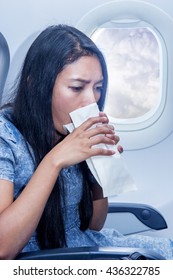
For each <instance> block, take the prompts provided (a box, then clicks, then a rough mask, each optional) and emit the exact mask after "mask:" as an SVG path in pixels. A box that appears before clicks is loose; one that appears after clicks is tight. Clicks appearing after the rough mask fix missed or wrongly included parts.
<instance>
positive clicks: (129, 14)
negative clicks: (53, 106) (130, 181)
mask: <svg viewBox="0 0 173 280" xmlns="http://www.w3.org/2000/svg"><path fill="white" fill-rule="evenodd" d="M127 19H129V20H132V21H141V22H145V23H147V24H148V25H150V26H151V27H152V28H153V30H155V31H156V32H157V35H158V36H159V37H160V38H162V40H163V42H164V44H163V46H162V50H163V59H162V62H163V65H162V66H163V67H162V69H163V73H164V74H163V75H164V76H163V80H164V83H163V85H162V98H161V102H160V105H159V106H158V108H157V110H156V111H155V112H154V114H152V115H150V116H148V118H146V116H145V118H142V119H140V121H139V118H135V119H133V121H130V122H129V121H128V122H127V119H125V120H123V119H121V121H118V120H117V119H114V118H110V122H112V123H115V124H116V131H118V135H119V136H120V138H121V143H122V145H123V146H124V149H125V150H132V149H133V150H136V149H142V148H146V147H149V146H152V145H155V144H157V143H159V142H160V141H162V140H163V139H165V138H166V137H168V136H169V135H170V133H172V130H173V123H172V121H171V117H172V115H171V113H172V112H171V111H172V108H171V103H172V104H173V94H171V89H173V81H171V75H170V73H171V72H172V73H173V66H172V65H171V60H173V54H172V53H171V47H172V44H173V42H172V41H171V36H170V33H169V30H171V29H173V19H172V18H171V17H170V16H169V15H168V14H167V13H166V12H164V11H163V10H161V9H160V8H158V7H157V6H155V5H153V4H149V3H146V2H141V1H134V0H131V1H130V0H128V1H115V2H108V3H105V4H102V5H100V6H98V7H96V8H95V9H93V10H91V11H89V12H88V13H87V14H86V15H84V16H83V17H82V18H81V20H80V21H79V22H78V23H77V25H76V27H77V28H79V29H80V30H81V31H83V32H84V33H86V34H87V35H88V36H91V34H92V33H93V32H94V31H95V30H96V29H97V28H98V27H99V26H102V25H103V24H105V23H106V22H109V21H112V20H116V21H118V20H120V21H122V20H125V21H126V20H127ZM163 22H164V24H162V23H163ZM168 26H169V27H170V28H169V30H168V28H167V27H168ZM171 26H172V28H171ZM136 119H138V120H136ZM135 120H136V121H135ZM127 133H128V140H127Z"/></svg>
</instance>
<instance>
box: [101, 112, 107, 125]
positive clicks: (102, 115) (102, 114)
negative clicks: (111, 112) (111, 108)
mask: <svg viewBox="0 0 173 280" xmlns="http://www.w3.org/2000/svg"><path fill="white" fill-rule="evenodd" d="M99 116H100V117H106V118H107V120H106V121H105V123H108V122H109V119H108V117H107V115H106V114H105V113H104V112H99Z"/></svg>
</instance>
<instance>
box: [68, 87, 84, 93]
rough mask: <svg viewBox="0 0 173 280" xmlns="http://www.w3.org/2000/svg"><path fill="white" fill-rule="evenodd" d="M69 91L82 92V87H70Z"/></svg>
mask: <svg viewBox="0 0 173 280" xmlns="http://www.w3.org/2000/svg"><path fill="white" fill-rule="evenodd" d="M70 88H71V89H72V91H74V92H80V91H82V90H83V87H81V86H80V87H70Z"/></svg>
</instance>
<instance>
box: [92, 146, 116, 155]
mask: <svg viewBox="0 0 173 280" xmlns="http://www.w3.org/2000/svg"><path fill="white" fill-rule="evenodd" d="M91 150H92V156H98V155H99V156H112V155H114V154H115V151H114V150H109V149H102V148H98V147H92V148H91Z"/></svg>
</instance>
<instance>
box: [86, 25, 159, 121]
mask: <svg viewBox="0 0 173 280" xmlns="http://www.w3.org/2000/svg"><path fill="white" fill-rule="evenodd" d="M91 38H92V39H93V41H95V43H96V44H97V45H98V46H99V47H100V49H101V50H102V52H103V53H104V55H105V58H106V62H107V66H108V75H109V83H108V85H109V86H108V96H107V102H106V105H105V112H106V113H107V114H108V115H109V116H112V117H114V118H118V119H131V118H138V117H141V116H143V115H145V114H146V113H148V112H150V111H151V110H154V109H156V108H157V107H158V105H159V102H160V99H161V97H160V83H161V77H160V61H161V55H160V53H161V51H160V46H159V43H158V39H157V36H156V35H155V34H154V32H153V31H152V30H151V29H150V28H148V27H137V28H136V27H132V28H131V27H130V28H121V27H120V28H119V27H116V28H114V27H112V28H107V27H100V28H98V29H96V31H95V32H94V33H93V34H92V36H91Z"/></svg>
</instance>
